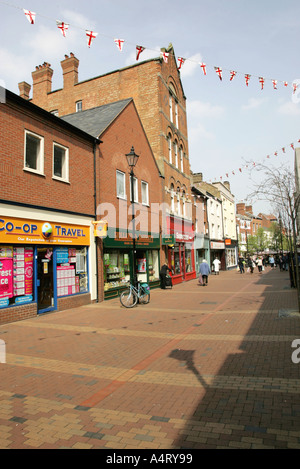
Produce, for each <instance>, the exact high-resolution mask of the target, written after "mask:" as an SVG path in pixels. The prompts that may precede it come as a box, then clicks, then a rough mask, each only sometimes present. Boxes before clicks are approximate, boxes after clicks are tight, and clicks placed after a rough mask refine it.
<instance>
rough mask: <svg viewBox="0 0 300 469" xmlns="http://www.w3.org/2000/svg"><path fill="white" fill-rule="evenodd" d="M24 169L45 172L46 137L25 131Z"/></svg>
mask: <svg viewBox="0 0 300 469" xmlns="http://www.w3.org/2000/svg"><path fill="white" fill-rule="evenodd" d="M24 169H26V170H28V171H34V172H37V173H40V174H43V173H44V138H43V137H41V136H40V135H37V134H34V133H32V132H29V131H27V130H26V131H25V156H24Z"/></svg>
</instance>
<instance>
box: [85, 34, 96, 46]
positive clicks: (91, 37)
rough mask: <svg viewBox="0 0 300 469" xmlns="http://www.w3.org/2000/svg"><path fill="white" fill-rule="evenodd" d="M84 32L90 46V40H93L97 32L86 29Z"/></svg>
mask: <svg viewBox="0 0 300 469" xmlns="http://www.w3.org/2000/svg"><path fill="white" fill-rule="evenodd" d="M85 34H86V38H87V45H88V47H91V45H92V42H93V40H94V39H96V37H97V36H98V33H95V32H94V31H88V30H86V31H85Z"/></svg>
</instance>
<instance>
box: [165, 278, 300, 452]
mask: <svg viewBox="0 0 300 469" xmlns="http://www.w3.org/2000/svg"><path fill="white" fill-rule="evenodd" d="M255 285H260V286H262V285H265V289H264V291H263V293H262V294H261V295H263V302H262V304H261V306H260V308H259V311H258V312H257V313H256V314H255V319H254V320H253V322H252V323H251V326H250V327H249V329H248V331H247V333H246V334H245V335H244V339H243V340H242V343H241V345H240V347H238V352H237V353H233V354H228V355H227V356H226V357H225V360H224V362H223V364H222V366H221V367H220V368H219V370H218V373H217V374H216V373H214V378H213V381H210V383H209V384H208V382H207V379H206V377H205V373H204V374H201V373H200V371H199V369H198V368H197V366H196V365H195V354H196V352H197V351H196V350H179V349H177V350H173V351H172V352H171V353H170V355H169V356H170V357H171V358H174V359H177V360H179V361H181V362H182V361H185V362H186V365H187V369H188V370H189V371H190V372H191V373H193V374H194V375H195V376H196V377H197V380H198V381H199V383H200V384H201V386H202V387H203V388H204V389H205V391H204V392H205V395H204V397H203V398H202V399H201V400H200V401H199V402H198V404H197V406H196V407H195V408H194V411H193V413H192V414H191V415H190V416H189V421H188V423H187V424H186V427H185V429H184V430H183V431H182V432H181V436H180V437H179V438H177V441H176V442H175V445H174V446H175V447H176V448H181V449H210V448H211V449H215V448H232V449H234V448H245V449H246V448H272V449H280V448H282V449H286V448H290V447H291V448H293V447H296V448H299V449H300V392H299V391H300V381H299V380H300V364H298V365H297V364H294V363H293V362H292V359H291V356H292V348H291V343H292V340H293V339H296V338H300V320H299V316H297V317H295V316H292V315H291V316H289V315H287V316H285V317H282V316H280V315H279V311H280V309H281V308H292V309H294V310H295V309H296V310H297V309H298V308H297V301H296V300H297V295H296V291H295V290H293V289H291V288H290V286H289V278H288V274H287V273H286V272H279V271H269V272H267V273H265V274H264V275H263V276H262V277H260V278H259V279H258V280H257V281H256V282H255ZM285 290H286V292H285ZM284 292H285V293H284ZM241 313H242V312H241ZM242 314H243V313H242ZM244 314H247V313H246V312H245V313H244ZM224 340H226V338H225V339H224ZM228 340H231V339H230V338H229V339H228ZM200 346H201V344H199V347H200ZM212 347H213V345H212ZM232 348H234V347H232ZM195 392H197V390H196V388H195ZM191 429H194V430H196V429H197V432H198V433H197V432H196V433H195V432H194V434H193V433H192V432H191Z"/></svg>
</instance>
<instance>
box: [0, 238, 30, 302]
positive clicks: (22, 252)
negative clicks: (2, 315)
mask: <svg viewBox="0 0 300 469" xmlns="http://www.w3.org/2000/svg"><path fill="white" fill-rule="evenodd" d="M33 252H34V251H33V248H32V247H18V246H5V245H2V246H0V308H5V307H7V306H11V305H20V304H24V303H30V302H32V301H33Z"/></svg>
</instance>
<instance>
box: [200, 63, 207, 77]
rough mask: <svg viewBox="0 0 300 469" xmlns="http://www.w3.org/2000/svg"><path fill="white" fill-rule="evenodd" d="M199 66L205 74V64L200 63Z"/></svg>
mask: <svg viewBox="0 0 300 469" xmlns="http://www.w3.org/2000/svg"><path fill="white" fill-rule="evenodd" d="M200 67H201V68H202V70H203V73H204V75H206V64H204V63H200Z"/></svg>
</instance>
